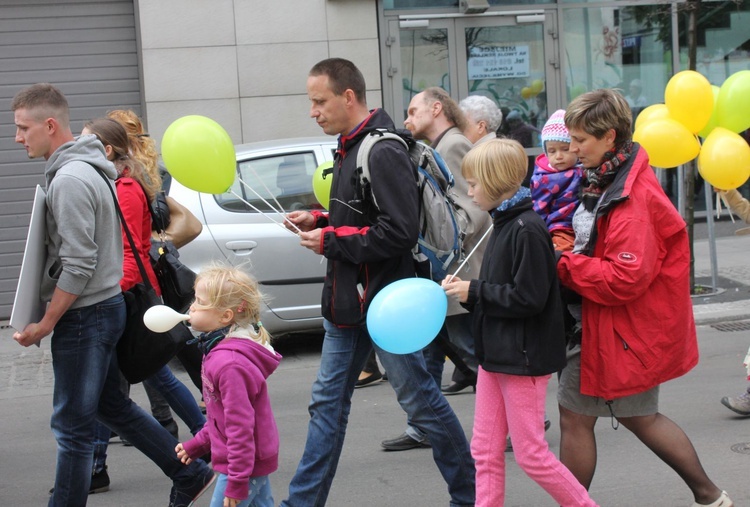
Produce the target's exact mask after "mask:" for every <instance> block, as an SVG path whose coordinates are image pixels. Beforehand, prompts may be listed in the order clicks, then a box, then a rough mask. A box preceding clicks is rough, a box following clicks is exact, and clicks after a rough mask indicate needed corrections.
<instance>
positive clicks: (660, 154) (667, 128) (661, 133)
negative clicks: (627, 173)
mask: <svg viewBox="0 0 750 507" xmlns="http://www.w3.org/2000/svg"><path fill="white" fill-rule="evenodd" d="M633 140H634V141H636V142H637V143H640V145H641V146H643V149H644V150H646V153H648V158H649V160H650V162H651V165H652V166H655V167H664V168H667V167H675V166H678V165H682V164H684V163H685V162H689V161H690V160H693V159H694V158H695V157H697V156H698V153H699V152H700V150H701V145H700V143H699V142H698V139H697V138H696V137H695V135H693V134H692V133H690V131H689V130H688V129H687V128H685V126H684V125H683V124H681V123H680V122H678V121H676V120H673V119H671V118H661V119H657V120H653V121H650V122H648V123H644V124H642V125H641V126H640V127H639V128H638V129H637V130H636V131H635V133H634V134H633Z"/></svg>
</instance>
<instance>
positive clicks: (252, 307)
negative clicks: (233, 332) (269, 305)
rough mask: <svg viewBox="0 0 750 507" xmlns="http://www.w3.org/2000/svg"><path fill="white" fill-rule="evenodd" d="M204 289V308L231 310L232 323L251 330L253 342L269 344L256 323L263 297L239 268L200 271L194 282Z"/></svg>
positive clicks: (215, 266) (216, 266) (214, 267)
mask: <svg viewBox="0 0 750 507" xmlns="http://www.w3.org/2000/svg"><path fill="white" fill-rule="evenodd" d="M201 282H202V283H203V284H204V286H205V288H206V297H207V298H208V301H206V304H205V305H202V306H203V307H205V308H214V309H216V310H220V311H224V310H232V312H234V324H235V325H237V326H239V327H243V328H248V329H251V330H254V331H255V335H256V336H255V337H254V338H255V340H256V341H257V342H259V343H261V344H263V345H267V344H268V343H270V342H271V335H270V334H269V333H268V331H266V328H264V327H263V326H262V325H261V322H260V308H261V305H262V304H263V295H262V294H261V293H260V290H259V289H258V282H256V281H255V280H254V279H253V278H252V277H251V276H250V275H248V274H247V273H245V272H244V271H242V270H241V269H239V268H236V267H233V266H226V265H224V264H216V263H214V264H211V265H209V266H207V267H204V268H203V269H201V272H200V273H198V276H197V278H196V280H195V284H196V286H197V285H198V283H201Z"/></svg>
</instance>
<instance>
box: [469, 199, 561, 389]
mask: <svg viewBox="0 0 750 507" xmlns="http://www.w3.org/2000/svg"><path fill="white" fill-rule="evenodd" d="M493 227H494V230H493V231H492V234H491V235H490V238H489V241H488V243H487V249H486V250H485V253H484V258H483V259H482V267H481V270H480V272H479V279H476V280H471V282H470V284H469V297H468V300H467V302H466V307H467V308H469V309H470V310H471V311H472V314H473V315H472V317H473V333H474V342H475V345H476V353H477V359H478V360H479V364H481V365H482V368H484V369H485V370H486V371H489V372H494V373H507V374H511V375H529V376H540V375H546V374H549V373H553V372H556V371H559V370H561V369H562V368H563V367H564V366H565V336H564V326H563V313H562V300H561V299H560V287H559V283H558V278H557V273H556V270H555V254H554V250H553V247H552V240H551V239H550V235H549V233H548V232H547V226H546V225H545V224H544V221H543V220H542V219H541V218H540V217H539V215H537V214H536V212H535V211H534V209H533V207H532V202H531V199H529V198H527V199H524V200H522V201H521V202H519V203H518V204H517V205H515V206H513V207H512V208H510V209H508V210H506V211H502V212H500V211H495V212H494V213H493Z"/></svg>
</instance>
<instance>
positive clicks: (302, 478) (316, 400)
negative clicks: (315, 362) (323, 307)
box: [281, 321, 474, 507]
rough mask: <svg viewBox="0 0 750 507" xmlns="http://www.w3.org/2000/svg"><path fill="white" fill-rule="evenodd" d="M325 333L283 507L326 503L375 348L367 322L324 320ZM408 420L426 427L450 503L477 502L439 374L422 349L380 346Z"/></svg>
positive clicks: (461, 435)
mask: <svg viewBox="0 0 750 507" xmlns="http://www.w3.org/2000/svg"><path fill="white" fill-rule="evenodd" d="M324 325H325V330H326V334H325V339H324V340H323V350H322V353H321V358H320V369H319V370H318V377H317V379H316V380H315V382H314V383H313V387H312V400H311V401H310V405H309V407H308V410H309V412H310V423H309V426H308V430H307V441H306V443H305V451H304V453H303V455H302V459H301V460H300V463H299V466H298V467H297V472H296V474H295V475H294V478H293V479H292V482H291V484H290V485H289V498H288V499H287V500H285V501H283V502H282V503H281V505H282V506H285V507H306V506H311V507H312V506H316V507H317V506H322V505H325V503H326V499H327V498H328V492H329V490H330V488H331V483H332V482H333V477H334V475H335V474H336V468H337V466H338V461H339V457H340V455H341V449H342V447H343V445H344V435H345V433H346V426H347V423H348V421H349V411H350V409H351V398H352V393H353V392H354V384H355V383H356V382H357V378H358V377H359V373H360V372H361V371H362V367H363V366H364V364H365V361H366V360H367V356H368V355H369V354H370V351H371V350H372V347H373V343H372V341H371V339H370V336H369V335H368V334H367V328H366V327H365V326H360V327H355V328H338V327H336V326H334V325H333V324H332V323H330V322H327V321H326V322H325V323H324ZM376 350H377V354H378V357H379V358H380V361H381V362H382V363H383V366H384V368H385V371H387V372H388V381H389V382H390V384H391V386H393V389H394V390H395V391H396V396H397V398H398V402H399V404H400V405H401V408H402V409H403V410H404V411H405V412H406V413H407V414H408V415H409V418H410V420H411V421H412V422H413V423H414V424H415V425H417V426H418V427H419V428H421V429H422V430H424V431H426V432H427V434H428V436H429V438H430V441H431V442H432V454H433V459H434V460H435V463H436V464H437V466H438V469H439V470H440V473H441V474H442V476H443V478H444V479H445V482H446V483H447V484H448V492H449V494H450V498H451V500H450V505H451V506H452V507H457V506H471V505H474V461H473V459H472V458H471V452H470V450H469V444H468V442H467V440H466V436H465V435H464V432H463V428H462V427H461V423H460V422H459V421H458V418H457V417H456V415H455V414H454V413H453V409H451V407H450V405H449V404H448V402H447V401H446V400H445V397H444V396H443V395H442V393H441V392H440V388H439V387H438V385H437V384H436V383H435V380H434V379H433V378H432V377H431V376H430V374H429V373H428V372H427V369H426V366H425V361H424V357H423V356H422V353H421V352H416V353H413V354H404V355H397V354H391V353H390V352H386V351H384V350H382V349H380V348H376Z"/></svg>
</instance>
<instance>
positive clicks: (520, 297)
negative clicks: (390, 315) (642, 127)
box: [443, 139, 596, 507]
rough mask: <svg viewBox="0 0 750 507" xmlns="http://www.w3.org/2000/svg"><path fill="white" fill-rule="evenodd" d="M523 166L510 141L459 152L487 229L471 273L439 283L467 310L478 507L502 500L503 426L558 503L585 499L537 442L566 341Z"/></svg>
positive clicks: (546, 245)
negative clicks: (474, 365)
mask: <svg viewBox="0 0 750 507" xmlns="http://www.w3.org/2000/svg"><path fill="white" fill-rule="evenodd" d="M526 165H527V158H526V154H525V153H524V150H523V147H522V146H521V145H520V144H519V143H518V142H516V141H513V140H509V139H497V140H492V141H489V142H486V143H482V144H480V145H477V146H475V147H474V148H473V149H472V150H471V151H470V152H469V153H468V154H467V155H466V157H464V160H463V163H462V164H461V172H462V174H463V176H464V177H465V178H466V181H467V182H468V184H469V196H470V197H472V199H473V201H474V204H476V205H477V206H479V207H480V208H481V209H482V210H484V211H487V212H490V213H491V214H492V218H493V224H494V225H493V227H494V230H493V231H492V234H491V236H490V239H489V243H488V244H487V249H486V251H485V254H484V258H483V260H482V267H481V270H480V273H479V279H476V280H471V281H463V280H460V279H459V278H453V279H450V277H448V278H446V279H445V281H444V282H443V287H444V288H445V292H446V294H447V295H448V297H454V298H457V299H458V300H459V301H460V302H461V303H463V304H464V306H466V307H467V308H468V309H469V310H471V312H472V313H473V323H474V325H473V331H474V337H475V341H476V351H477V358H478V360H479V364H480V368H479V373H478V380H477V398H476V407H475V413H474V435H473V437H472V440H471V454H472V456H473V457H474V459H475V461H476V506H477V507H482V506H492V507H497V506H502V505H503V504H504V501H505V454H504V451H505V437H506V436H507V435H508V433H509V432H510V436H511V438H512V440H513V452H514V453H515V455H516V461H517V462H518V465H519V466H520V467H521V468H522V469H523V470H524V472H526V474H527V475H528V476H529V477H531V478H532V479H534V480H535V481H536V482H537V483H538V484H539V485H540V486H542V488H544V489H545V491H547V492H548V493H549V494H550V495H551V496H552V497H553V498H554V499H555V501H556V502H558V503H559V504H560V505H562V506H563V507H567V506H592V505H596V503H595V502H594V501H593V500H592V499H591V498H590V497H589V495H588V493H587V492H586V489H585V488H584V487H583V486H581V484H580V483H579V482H578V481H577V480H576V479H575V477H574V476H573V474H571V473H570V471H569V470H568V469H567V468H565V466H564V465H563V464H562V463H560V461H559V460H558V459H557V458H556V457H555V455H554V454H553V453H552V452H551V451H550V450H549V446H548V445H547V442H546V440H545V439H544V423H543V421H544V405H545V395H546V392H547V383H548V382H549V378H550V375H551V373H553V372H556V371H558V370H560V369H561V368H562V367H563V366H564V365H565V341H564V336H563V322H562V308H561V302H560V301H561V300H560V293H559V288H558V280H557V274H556V269H555V254H554V250H553V248H552V241H551V239H550V236H549V233H548V232H547V227H546V226H545V224H544V221H543V220H542V219H541V218H540V217H539V215H537V214H536V212H535V211H534V209H533V207H532V203H531V197H530V192H529V189H528V188H526V187H521V182H522V181H523V179H524V177H525V176H526Z"/></svg>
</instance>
